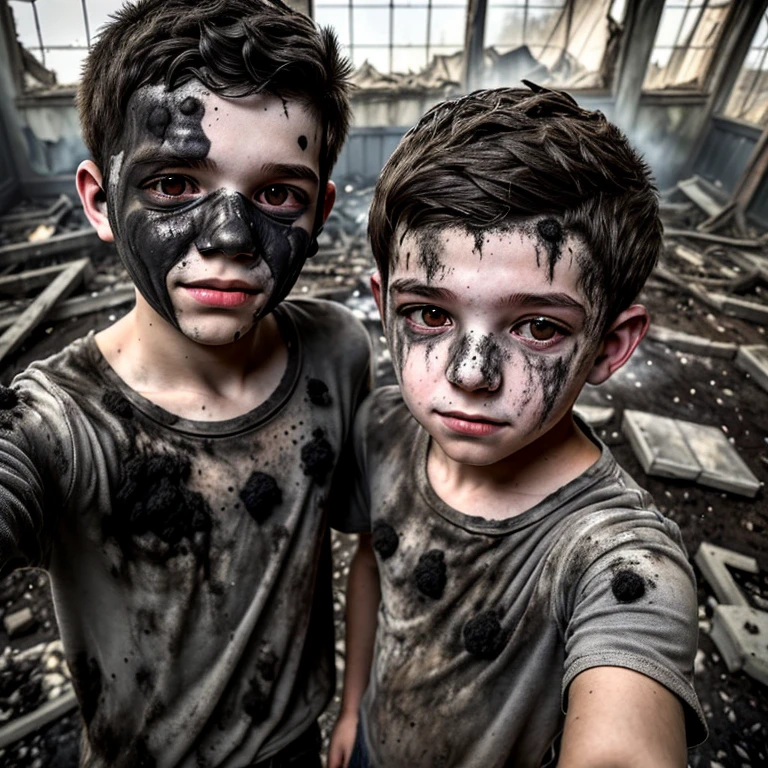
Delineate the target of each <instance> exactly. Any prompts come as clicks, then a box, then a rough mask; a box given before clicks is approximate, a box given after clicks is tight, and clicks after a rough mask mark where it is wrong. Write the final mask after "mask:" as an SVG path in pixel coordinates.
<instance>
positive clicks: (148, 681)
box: [135, 666, 155, 699]
mask: <svg viewBox="0 0 768 768" xmlns="http://www.w3.org/2000/svg"><path fill="white" fill-rule="evenodd" d="M135 677H136V686H137V688H138V689H139V691H141V693H142V695H143V696H144V697H145V698H147V699H148V698H149V697H150V696H151V695H152V691H153V690H154V688H155V674H154V672H153V671H152V670H151V669H150V668H149V667H144V666H142V667H139V669H137V670H136V675H135Z"/></svg>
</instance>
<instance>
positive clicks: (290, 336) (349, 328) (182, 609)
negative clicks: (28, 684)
mask: <svg viewBox="0 0 768 768" xmlns="http://www.w3.org/2000/svg"><path fill="white" fill-rule="evenodd" d="M275 312H276V317H277V319H278V322H279V325H280V330H281V333H282V335H283V338H284V339H285V341H286V344H287V345H288V350H289V352H288V366H287V370H286V372H285V374H284V376H283V378H282V381H281V382H280V384H279V386H278V387H277V389H276V390H275V391H274V393H273V394H272V395H271V397H270V398H269V399H268V400H267V401H266V402H265V403H263V404H262V405H261V406H259V407H258V408H256V409H254V410H253V411H251V412H249V413H247V414H245V415H243V416H240V417H237V418H233V419H229V420H226V421H218V422H203V421H192V420H187V419H182V418H179V417H177V416H174V415H172V414H170V413H169V412H167V411H165V410H164V409H162V408H160V407H158V406H156V405H154V404H153V403H151V402H149V401H148V400H146V399H145V398H143V397H142V396H140V395H139V394H138V393H137V392H135V391H134V390H132V389H131V388H129V387H128V386H127V385H126V384H125V383H124V382H123V381H122V380H121V379H120V378H119V377H118V376H117V375H116V373H115V372H114V371H113V370H112V368H111V367H110V366H109V365H108V363H107V362H106V360H105V359H104V358H103V357H102V355H101V353H100V352H99V349H98V347H97V345H96V343H95V341H94V338H93V335H92V334H91V335H90V336H88V337H86V338H84V339H81V340H79V341H76V342H74V343H73V344H71V345H70V346H69V347H67V348H66V349H65V350H63V351H62V352H61V353H59V354H57V355H55V356H53V357H51V358H49V359H47V360H45V361H43V362H39V363H35V364H33V365H31V366H30V367H29V369H28V370H27V371H25V372H24V373H22V374H20V375H19V376H17V377H16V379H15V380H14V383H13V386H12V389H9V390H3V392H2V393H0V405H1V406H2V409H3V410H2V411H0V427H1V428H2V429H1V430H0V563H2V564H3V565H4V568H5V570H8V568H9V567H12V566H23V565H30V566H41V567H43V568H46V569H47V570H48V571H49V572H50V577H51V587H52V592H53V599H54V603H55V607H56V615H57V619H58V623H59V628H60V632H61V637H62V641H63V645H64V649H65V653H66V657H67V661H68V663H69V667H70V670H71V673H72V675H73V682H74V685H75V689H76V692H77V695H78V699H79V701H80V706H81V710H82V715H83V719H84V722H85V726H86V728H87V736H88V742H89V744H88V745H87V747H86V759H85V764H86V765H88V766H93V767H94V768H96V767H98V768H101V767H102V766H103V767H105V768H106V766H109V767H110V768H115V767H118V768H119V767H120V766H125V767H126V768H128V767H129V766H130V768H136V767H137V766H152V767H153V768H169V767H171V766H174V767H175V766H189V767H194V768H204V767H205V766H224V767H227V768H229V767H232V768H242V766H246V765H249V764H250V763H251V762H252V761H254V760H257V759H259V760H261V759H266V758H268V757H269V756H270V755H272V754H274V753H275V752H277V751H279V750H280V749H281V748H282V747H283V746H285V745H286V744H287V743H289V742H290V741H291V740H293V739H294V738H296V737H297V736H299V735H300V734H301V733H302V732H303V731H304V730H305V729H306V728H308V727H309V726H310V725H311V724H312V723H313V722H314V721H315V719H316V718H317V716H318V715H319V714H320V713H321V711H322V710H323V708H324V707H325V705H326V704H327V702H328V700H329V698H330V697H331V695H332V693H333V689H334V674H335V665H334V640H333V615H332V607H331V606H332V598H331V582H330V570H331V569H330V545H329V531H328V527H327V523H328V522H330V523H331V525H334V526H336V527H338V528H340V529H342V530H345V529H346V528H348V527H349V524H348V521H347V520H345V518H344V515H343V510H344V507H343V506H342V505H339V504H334V503H332V502H331V499H330V495H331V491H332V479H333V478H334V476H335V475H336V476H338V474H339V473H338V472H337V469H339V470H340V471H341V470H342V469H343V468H340V463H341V462H344V458H343V456H342V454H343V453H344V454H345V455H346V456H347V457H348V456H349V455H350V452H349V451H348V450H343V449H344V446H345V443H346V442H347V438H348V436H349V435H351V429H352V424H353V421H354V412H355V409H356V406H357V405H358V403H359V402H360V401H361V400H362V398H363V397H364V395H365V394H366V393H367V391H368V390H369V388H370V341H369V338H368V335H367V333H366V331H365V329H364V328H363V327H362V325H361V324H360V323H359V322H358V321H356V320H355V319H354V318H353V317H352V315H351V314H350V313H349V312H348V311H347V310H345V309H344V308H343V307H341V306H339V305H334V304H332V303H330V302H321V301H311V300H305V301H289V302H284V303H283V304H282V305H281V306H280V307H279V308H278V309H277V310H276V311H275ZM347 460H348V459H347ZM346 476H347V477H348V476H349V473H347V475H346Z"/></svg>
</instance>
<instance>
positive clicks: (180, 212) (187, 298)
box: [106, 81, 321, 344]
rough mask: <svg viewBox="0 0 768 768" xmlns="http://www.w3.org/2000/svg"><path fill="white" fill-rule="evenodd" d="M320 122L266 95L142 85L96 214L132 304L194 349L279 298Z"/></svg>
mask: <svg viewBox="0 0 768 768" xmlns="http://www.w3.org/2000/svg"><path fill="white" fill-rule="evenodd" d="M320 139H321V131H320V126H319V122H318V121H317V120H316V119H315V118H314V116H313V115H312V114H311V113H310V111H309V110H308V109H307V108H305V107H303V106H301V105H299V104H297V103H295V102H283V101H282V100H281V99H279V98H277V97H274V96H271V95H255V96H248V97H245V98H237V99H234V98H232V99H230V98H222V97H220V96H217V95H216V94H214V93H211V92H210V91H208V90H207V89H205V88H204V87H203V86H202V85H201V84H200V83H199V82H197V81H192V82H190V83H188V84H186V85H184V86H182V87H181V88H178V89H176V90H174V91H170V92H169V91H167V90H166V89H165V87H163V86H146V87H144V88H141V89H140V90H139V91H137V92H136V93H135V94H134V95H133V97H132V98H131V101H130V102H129V108H128V111H127V118H126V127H125V132H124V134H123V137H122V140H121V145H120V150H121V151H119V152H117V153H115V154H114V155H113V156H112V159H111V164H110V173H109V185H108V188H107V190H106V191H107V210H108V213H109V223H110V225H111V228H112V232H113V234H114V237H115V240H116V242H117V245H118V249H119V251H120V254H121V256H122V258H123V261H124V262H125V264H126V267H127V269H128V271H129V273H130V274H131V277H132V278H133V280H134V282H135V283H136V285H137V287H138V289H139V291H140V292H141V294H142V296H143V297H144V298H145V299H146V300H147V301H148V302H149V304H150V305H151V306H152V307H153V308H154V309H155V310H156V311H158V312H159V313H160V314H161V315H162V316H163V317H165V319H166V320H168V321H169V322H170V323H172V324H173V325H175V326H177V327H178V328H180V329H181V331H182V332H183V333H184V334H185V335H187V336H189V337H190V338H193V339H195V340H196V341H199V342H201V343H205V344H223V343H227V342H230V341H233V340H236V339H237V338H239V337H240V336H242V335H243V334H245V333H246V332H247V331H248V330H250V329H251V328H252V327H253V325H254V322H255V321H256V320H257V319H258V318H259V317H261V316H263V315H264V314H265V313H266V312H268V311H270V310H271V309H272V308H273V307H274V306H275V304H277V303H278V302H279V301H280V300H281V299H282V298H283V297H284V296H285V295H286V294H287V293H288V291H289V290H290V288H291V287H292V285H293V283H294V282H295V280H296V277H297V276H298V273H299V270H300V269H301V267H302V265H303V263H304V260H305V259H306V255H307V250H308V247H309V244H310V241H311V232H312V229H313V224H314V219H315V213H316V204H317V200H318V194H319V189H318V187H319V177H320V164H319V155H320V143H321V142H320Z"/></svg>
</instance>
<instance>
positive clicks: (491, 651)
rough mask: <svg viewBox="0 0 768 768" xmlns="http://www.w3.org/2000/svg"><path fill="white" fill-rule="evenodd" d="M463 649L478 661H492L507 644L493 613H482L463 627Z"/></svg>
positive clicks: (505, 636) (504, 634)
mask: <svg viewBox="0 0 768 768" xmlns="http://www.w3.org/2000/svg"><path fill="white" fill-rule="evenodd" d="M463 635H464V647H465V648H466V649H467V651H468V652H469V653H471V654H472V655H473V656H476V657H477V658H479V659H486V660H488V661H492V660H493V659H495V658H496V657H497V656H498V655H499V654H500V653H501V651H502V649H503V648H504V646H505V645H506V643H507V634H506V632H504V630H503V629H502V626H501V624H500V623H499V619H498V617H497V615H496V612H495V611H484V612H483V613H480V614H478V615H477V616H475V618H474V619H471V620H470V621H468V622H467V623H466V624H465V625H464V632H463Z"/></svg>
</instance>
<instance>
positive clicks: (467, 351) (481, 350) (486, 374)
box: [445, 333, 503, 392]
mask: <svg viewBox="0 0 768 768" xmlns="http://www.w3.org/2000/svg"><path fill="white" fill-rule="evenodd" d="M502 362H503V353H502V350H501V347H500V346H499V344H498V342H497V341H496V340H495V339H494V337H493V334H492V333H490V334H487V335H485V336H481V337H480V338H479V339H477V340H476V339H475V338H474V336H473V334H472V333H468V334H464V335H463V336H462V337H461V338H460V339H459V340H458V341H457V343H456V344H454V346H453V348H452V349H451V354H450V355H449V359H448V367H447V369H446V371H445V376H446V378H447V379H448V381H450V382H451V384H453V385H454V386H456V387H460V388H461V389H464V390H466V391H468V392H476V391H478V390H482V389H485V390H488V391H489V392H495V391H496V390H497V389H498V388H499V387H500V386H501V368H502Z"/></svg>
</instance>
